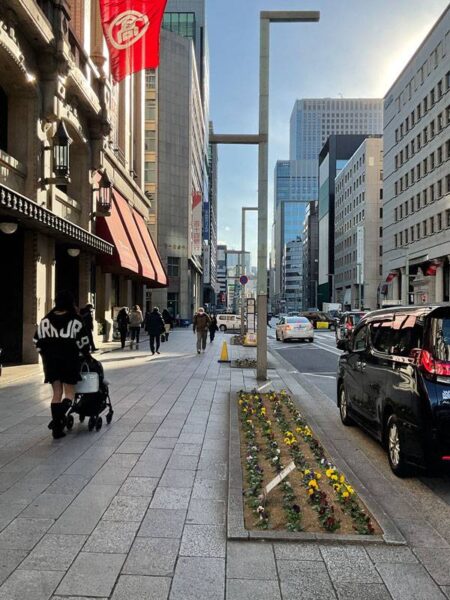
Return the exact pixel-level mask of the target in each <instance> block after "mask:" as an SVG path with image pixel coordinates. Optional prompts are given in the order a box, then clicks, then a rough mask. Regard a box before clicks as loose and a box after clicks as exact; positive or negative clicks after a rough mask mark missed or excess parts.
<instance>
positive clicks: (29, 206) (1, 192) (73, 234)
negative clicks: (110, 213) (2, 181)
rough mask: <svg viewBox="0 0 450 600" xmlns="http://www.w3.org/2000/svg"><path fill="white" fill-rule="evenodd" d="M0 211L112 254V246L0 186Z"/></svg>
mask: <svg viewBox="0 0 450 600" xmlns="http://www.w3.org/2000/svg"><path fill="white" fill-rule="evenodd" d="M0 209H6V210H7V211H8V212H9V211H11V212H10V215H11V216H15V217H17V219H18V220H19V221H22V220H23V221H24V222H27V221H28V223H30V221H33V222H34V224H35V226H40V227H41V228H42V227H43V228H46V229H49V230H52V231H53V232H55V233H56V234H58V235H59V236H60V237H67V238H69V239H70V240H72V241H76V242H78V243H79V244H81V245H83V246H86V247H88V248H91V249H92V250H96V251H97V252H103V253H104V254H109V255H112V253H113V250H114V246H113V245H112V244H109V243H108V242H106V241H105V240H103V239H102V238H99V237H98V236H96V235H93V234H92V233H89V231H86V229H83V228H82V227H79V226H78V225H75V224H74V223H71V222H70V221H67V220H66V219H63V218H62V217H58V216H57V215H55V214H54V213H53V212H52V211H51V210H48V209H47V208H44V207H43V206H39V205H38V204H36V202H34V201H33V200H30V198H27V197H26V196H22V194H19V193H18V192H15V191H14V190H11V189H10V188H8V187H6V186H4V185H0Z"/></svg>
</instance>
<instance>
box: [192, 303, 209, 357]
mask: <svg viewBox="0 0 450 600" xmlns="http://www.w3.org/2000/svg"><path fill="white" fill-rule="evenodd" d="M210 322H211V319H210V318H209V316H208V315H207V314H206V312H205V309H204V308H203V307H200V308H199V309H198V311H197V313H196V315H195V316H194V323H193V328H194V333H197V354H200V352H201V351H203V352H204V351H205V350H206V338H207V337H208V329H209V324H210Z"/></svg>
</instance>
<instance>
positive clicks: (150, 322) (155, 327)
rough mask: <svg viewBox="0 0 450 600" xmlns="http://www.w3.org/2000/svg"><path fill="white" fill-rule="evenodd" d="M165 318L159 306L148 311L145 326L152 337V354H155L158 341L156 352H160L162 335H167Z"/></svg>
mask: <svg viewBox="0 0 450 600" xmlns="http://www.w3.org/2000/svg"><path fill="white" fill-rule="evenodd" d="M164 325H165V324H164V319H163V318H162V315H161V313H160V312H159V308H158V307H157V306H155V307H154V308H153V310H152V311H151V312H150V311H147V313H146V315H145V321H144V328H145V331H146V332H147V333H148V335H149V338H150V350H151V353H152V355H153V354H155V342H156V354H160V352H159V345H160V342H161V335H163V334H164V335H165V333H166V331H165V327H164Z"/></svg>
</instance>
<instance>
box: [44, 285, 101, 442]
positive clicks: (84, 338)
mask: <svg viewBox="0 0 450 600" xmlns="http://www.w3.org/2000/svg"><path fill="white" fill-rule="evenodd" d="M33 341H34V343H35V345H36V348H37V350H38V352H40V354H41V356H42V362H43V366H44V373H45V383H50V384H51V385H52V388H53V397H52V402H51V405H50V406H51V413H52V421H51V422H50V424H49V427H50V428H51V429H52V433H53V437H54V438H55V439H58V438H62V437H64V436H65V433H64V425H65V413H66V412H67V411H68V410H69V408H70V407H71V406H72V402H73V400H74V399H75V385H76V383H77V382H78V381H80V380H81V377H80V369H81V360H80V353H81V354H84V355H85V357H86V358H90V355H89V336H88V334H87V331H86V329H85V327H84V324H83V321H82V319H81V317H80V316H79V314H78V312H77V309H76V307H75V300H74V297H73V295H72V294H71V293H70V292H68V291H61V292H58V294H57V295H56V300H55V307H54V308H53V309H52V310H51V311H50V312H49V313H48V314H47V315H46V316H45V317H44V318H43V319H42V321H41V322H40V323H39V325H38V328H37V330H36V333H35V334H34V340H33Z"/></svg>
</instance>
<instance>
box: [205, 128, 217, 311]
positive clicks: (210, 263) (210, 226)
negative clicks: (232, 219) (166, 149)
mask: <svg viewBox="0 0 450 600" xmlns="http://www.w3.org/2000/svg"><path fill="white" fill-rule="evenodd" d="M209 132H210V133H212V132H213V124H212V123H211V122H210V123H209ZM217 163H218V158H217V146H216V144H208V165H207V166H208V196H206V197H205V198H204V200H203V304H204V305H205V306H207V308H208V310H210V311H211V310H212V311H214V310H215V307H216V299H217V293H218V291H219V290H218V285H217Z"/></svg>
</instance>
